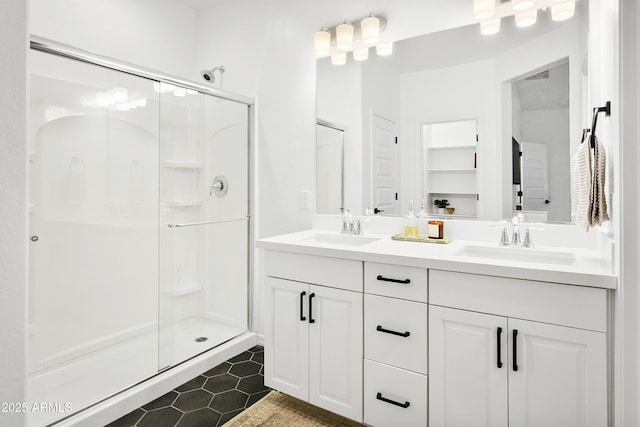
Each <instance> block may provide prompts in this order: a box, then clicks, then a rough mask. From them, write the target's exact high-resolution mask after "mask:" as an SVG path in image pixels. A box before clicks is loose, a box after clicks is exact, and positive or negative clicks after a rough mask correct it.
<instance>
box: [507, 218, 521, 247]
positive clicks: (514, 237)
mask: <svg viewBox="0 0 640 427" xmlns="http://www.w3.org/2000/svg"><path fill="white" fill-rule="evenodd" d="M523 219H524V215H522V214H521V213H519V214H515V215H514V216H513V218H511V225H512V226H513V230H512V231H511V242H510V244H512V245H521V244H522V242H521V241H520V223H521V222H522V220H523Z"/></svg>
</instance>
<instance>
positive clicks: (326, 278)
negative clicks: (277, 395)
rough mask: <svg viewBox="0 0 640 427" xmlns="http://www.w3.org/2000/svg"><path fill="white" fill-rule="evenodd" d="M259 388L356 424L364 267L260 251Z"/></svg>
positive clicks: (358, 416) (359, 398)
mask: <svg viewBox="0 0 640 427" xmlns="http://www.w3.org/2000/svg"><path fill="white" fill-rule="evenodd" d="M265 272H266V275H267V278H266V280H267V286H266V295H265V300H266V304H265V312H266V313H265V317H264V318H265V321H266V324H265V375H264V378H265V385H267V386H269V387H271V388H274V389H276V390H279V391H282V392H284V393H287V394H289V395H291V396H294V397H296V398H298V399H301V400H305V401H308V402H309V403H311V404H313V405H316V406H319V407H321V408H325V409H327V410H329V411H332V412H335V413H337V414H340V415H343V416H345V417H348V418H351V419H353V420H356V421H358V422H362V382H363V377H362V375H363V345H362V341H363V338H362V319H363V314H362V313H363V294H362V283H363V279H362V262H360V261H352V260H343V259H338V258H328V257H319V256H311V255H302V254H295V253H288V252H278V251H265Z"/></svg>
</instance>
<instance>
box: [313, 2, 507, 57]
mask: <svg viewBox="0 0 640 427" xmlns="http://www.w3.org/2000/svg"><path fill="white" fill-rule="evenodd" d="M483 1H488V0H483ZM492 1H495V0H492ZM386 27H387V21H386V19H385V18H384V17H382V16H376V15H374V14H373V13H370V14H369V16H366V17H364V18H362V19H361V20H359V22H358V24H357V25H355V26H354V25H353V24H351V22H349V21H344V22H343V23H342V24H338V25H336V26H335V27H331V28H326V27H321V28H320V30H319V31H316V32H315V33H313V50H314V51H315V53H316V56H318V57H324V56H331V63H332V64H334V65H343V64H346V60H347V59H346V56H347V55H346V53H347V52H349V51H353V59H355V60H356V61H365V60H366V59H368V57H369V46H372V45H376V52H377V53H378V55H381V56H385V55H391V53H392V52H393V43H382V44H378V43H379V41H380V34H381V33H382V32H383V31H384V30H385V28H386Z"/></svg>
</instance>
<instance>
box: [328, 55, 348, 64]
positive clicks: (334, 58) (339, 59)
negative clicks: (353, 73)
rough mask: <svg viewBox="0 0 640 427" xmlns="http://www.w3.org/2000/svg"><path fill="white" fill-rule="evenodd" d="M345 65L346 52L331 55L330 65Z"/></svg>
mask: <svg viewBox="0 0 640 427" xmlns="http://www.w3.org/2000/svg"><path fill="white" fill-rule="evenodd" d="M346 63H347V52H339V53H334V54H333V55H331V64H333V65H344V64H346Z"/></svg>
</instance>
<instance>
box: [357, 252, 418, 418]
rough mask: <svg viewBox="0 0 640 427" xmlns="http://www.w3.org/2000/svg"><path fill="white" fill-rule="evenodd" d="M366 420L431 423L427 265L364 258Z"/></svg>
mask: <svg viewBox="0 0 640 427" xmlns="http://www.w3.org/2000/svg"><path fill="white" fill-rule="evenodd" d="M364 271H365V283H364V286H365V297H364V357H365V360H364V422H365V424H368V425H371V426H375V427H385V426H406V427H411V426H426V425H427V391H428V386H427V367H428V364H427V347H428V344H427V343H428V330H427V270H426V269H424V268H414V267H404V266H398V265H391V264H380V263H373V262H365V266H364Z"/></svg>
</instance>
